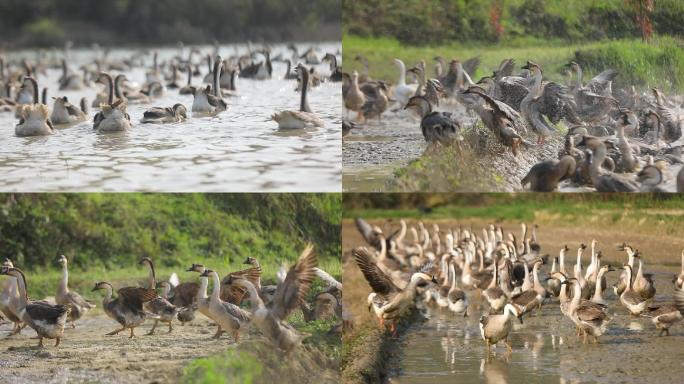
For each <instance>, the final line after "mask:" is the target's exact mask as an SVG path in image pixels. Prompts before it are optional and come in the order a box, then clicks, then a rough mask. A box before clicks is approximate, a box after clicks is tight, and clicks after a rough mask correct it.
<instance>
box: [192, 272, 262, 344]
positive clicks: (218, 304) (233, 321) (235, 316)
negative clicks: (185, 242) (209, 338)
mask: <svg viewBox="0 0 684 384" xmlns="http://www.w3.org/2000/svg"><path fill="white" fill-rule="evenodd" d="M200 276H201V277H209V276H211V278H212V280H213V283H214V285H213V287H212V291H211V296H210V297H209V302H208V310H207V312H208V316H209V318H210V319H212V320H214V321H215V322H216V324H217V325H218V327H219V328H218V330H217V331H216V335H214V338H216V339H218V338H220V337H221V335H222V334H223V333H224V332H230V333H231V335H232V336H233V339H234V340H235V342H236V343H239V342H240V334H239V331H240V329H241V328H243V327H244V326H245V325H247V324H248V323H249V321H250V320H251V318H252V314H251V313H250V312H247V311H245V310H243V309H241V308H240V307H238V306H237V305H235V304H232V303H228V302H226V301H223V300H221V298H220V297H219V293H220V291H221V281H220V280H219V276H218V273H217V272H216V271H212V270H211V269H207V270H205V271H204V272H203V273H202V274H201V275H200ZM245 281H248V280H245Z"/></svg>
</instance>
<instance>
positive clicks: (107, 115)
mask: <svg viewBox="0 0 684 384" xmlns="http://www.w3.org/2000/svg"><path fill="white" fill-rule="evenodd" d="M102 78H104V79H106V81H107V84H108V86H109V87H108V92H109V93H108V96H107V102H106V103H103V104H101V105H100V112H98V113H97V114H96V115H95V117H94V119H93V128H94V129H97V130H98V131H100V132H117V131H127V130H129V129H131V116H130V115H129V114H128V113H127V112H126V102H125V101H124V99H123V98H121V96H120V95H117V96H118V97H119V98H118V99H117V100H116V101H114V92H115V91H116V92H118V91H117V90H118V85H115V84H118V80H119V78H120V77H119V76H117V82H116V83H115V82H114V80H113V79H112V76H110V75H109V74H108V73H101V74H100V77H99V78H98V81H99V80H100V79H102ZM115 86H116V88H115Z"/></svg>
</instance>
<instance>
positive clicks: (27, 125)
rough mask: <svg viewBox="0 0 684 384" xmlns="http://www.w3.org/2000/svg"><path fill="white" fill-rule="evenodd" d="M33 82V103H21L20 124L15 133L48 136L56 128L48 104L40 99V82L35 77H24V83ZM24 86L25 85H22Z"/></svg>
mask: <svg viewBox="0 0 684 384" xmlns="http://www.w3.org/2000/svg"><path fill="white" fill-rule="evenodd" d="M26 84H31V87H32V88H33V104H27V105H19V106H18V107H17V112H18V114H19V116H20V117H19V124H17V126H16V127H15V129H14V133H15V134H16V135H17V136H19V137H26V136H47V135H51V134H53V133H54V131H55V128H54V126H53V125H52V121H50V110H49V108H48V106H47V105H45V104H40V101H39V100H38V82H37V81H36V79H35V78H33V77H26V78H24V85H26ZM22 87H24V86H22Z"/></svg>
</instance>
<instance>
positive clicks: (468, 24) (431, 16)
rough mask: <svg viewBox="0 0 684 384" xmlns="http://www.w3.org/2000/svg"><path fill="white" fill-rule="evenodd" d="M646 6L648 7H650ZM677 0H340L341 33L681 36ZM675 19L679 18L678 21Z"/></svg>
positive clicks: (467, 37)
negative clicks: (649, 34)
mask: <svg viewBox="0 0 684 384" xmlns="http://www.w3.org/2000/svg"><path fill="white" fill-rule="evenodd" d="M649 6H650V7H649ZM682 11H684V3H683V2H681V1H679V0H658V1H657V2H655V7H653V1H651V0H628V1H627V2H625V0H591V1H589V0H506V1H500V0H454V1H441V0H368V1H344V2H343V5H342V15H343V16H342V20H343V25H344V30H345V33H347V34H351V35H357V36H365V37H370V36H375V37H379V36H386V37H393V38H396V39H397V40H399V41H401V42H402V43H406V44H415V45H422V44H425V43H426V42H430V44H443V43H446V42H454V41H456V42H466V41H479V42H496V41H504V42H505V41H507V40H509V39H517V38H519V37H536V38H539V39H563V40H573V41H588V40H598V39H606V38H608V39H614V38H625V37H638V38H641V37H642V36H645V35H643V33H642V32H643V31H644V28H645V26H646V25H648V24H650V25H651V29H652V31H653V32H654V33H655V34H661V35H677V36H684V24H682V23H681V14H682ZM677 20H679V22H677ZM646 29H647V28H646Z"/></svg>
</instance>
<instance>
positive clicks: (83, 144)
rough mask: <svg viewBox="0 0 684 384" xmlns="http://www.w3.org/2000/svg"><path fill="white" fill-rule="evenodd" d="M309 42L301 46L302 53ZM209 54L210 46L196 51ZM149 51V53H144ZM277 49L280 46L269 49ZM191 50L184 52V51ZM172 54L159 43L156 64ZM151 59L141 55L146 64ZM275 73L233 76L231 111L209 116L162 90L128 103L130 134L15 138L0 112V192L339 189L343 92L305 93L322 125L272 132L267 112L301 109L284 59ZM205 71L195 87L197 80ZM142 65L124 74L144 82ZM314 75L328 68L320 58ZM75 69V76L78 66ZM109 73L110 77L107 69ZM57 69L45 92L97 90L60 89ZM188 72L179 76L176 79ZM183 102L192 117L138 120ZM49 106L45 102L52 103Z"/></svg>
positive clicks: (84, 126) (87, 125) (331, 86)
mask: <svg viewBox="0 0 684 384" xmlns="http://www.w3.org/2000/svg"><path fill="white" fill-rule="evenodd" d="M305 46H306V47H308V45H307V44H302V45H300V46H299V49H300V50H302V49H304V48H305ZM317 47H318V48H319V55H321V56H322V54H323V53H324V52H331V53H336V52H339V50H340V44H339V43H327V44H318V45H317ZM200 48H201V50H202V52H212V51H213V48H212V47H200ZM246 50H247V47H246V46H238V45H229V46H222V47H221V49H220V53H221V54H223V55H224V56H226V57H227V56H229V55H233V54H235V53H237V52H240V53H244V52H246ZM151 51H152V50H150V52H151ZM273 52H274V54H279V53H281V52H282V53H284V54H285V56H286V57H288V56H289V54H288V53H287V49H286V46H284V45H276V46H274V47H273ZM132 53H133V51H129V50H114V51H112V52H111V55H110V57H112V58H121V57H129V56H130V55H131V54H132ZM187 53H188V49H187V48H186V49H185V55H187ZM177 54H178V50H176V49H160V50H159V55H160V61H163V60H167V59H169V58H171V57H173V56H175V55H177ZM35 56H36V53H35V52H16V53H10V54H8V55H6V59H9V60H12V61H13V60H14V59H15V58H21V57H27V58H29V59H33V58H34V57H35ZM72 57H73V59H72V62H73V64H72V65H71V67H72V69H73V70H77V69H78V67H79V66H80V65H81V64H83V63H87V62H92V59H93V58H94V57H96V52H94V51H74V52H72ZM151 63H152V57H151V55H148V56H146V57H145V65H146V66H148V67H149V66H151ZM273 66H274V69H273V71H274V72H273V73H274V78H273V79H272V80H266V81H255V80H250V79H240V80H239V81H238V85H237V88H238V92H237V93H238V97H227V98H226V101H227V103H228V105H229V109H228V111H226V112H223V113H220V114H219V115H217V116H216V117H198V116H192V114H191V113H190V109H191V106H192V100H193V97H192V96H191V95H179V94H178V92H177V90H167V92H166V95H165V96H164V97H162V98H159V99H156V100H155V101H154V102H153V103H152V104H147V105H140V104H129V106H128V113H129V114H130V115H131V119H132V121H133V128H132V129H131V131H130V132H127V133H119V134H98V133H96V132H93V129H92V116H94V114H95V112H96V110H91V112H90V116H91V121H88V122H84V123H80V124H76V125H73V126H69V127H62V128H59V129H58V130H57V132H56V133H55V134H54V135H52V136H48V137H39V138H20V137H16V136H15V135H14V126H15V125H16V123H17V121H16V120H15V118H14V114H13V113H0V128H2V129H0V140H1V141H2V143H3V144H2V145H1V146H0V176H1V177H0V178H1V179H2V183H0V190H3V191H22V192H26V191H74V190H75V191H82V192H84V191H131V190H143V191H190V190H191V191H194V192H205V191H222V192H227V191H235V192H243V191H255V190H261V191H298V192H304V191H321V192H322V191H325V192H328V191H339V190H340V183H341V158H342V154H341V149H340V137H341V109H340V108H341V107H340V102H339V100H340V97H341V90H340V85H339V83H325V84H323V85H321V86H320V87H318V88H315V89H313V90H312V91H311V93H310V95H309V104H310V105H311V108H312V109H313V110H314V111H315V112H316V113H317V114H318V116H319V117H321V119H323V121H324V122H325V124H326V126H325V128H318V129H307V130H302V131H293V132H287V133H283V132H279V131H278V130H277V124H276V123H275V122H273V121H269V119H270V116H271V115H273V114H274V113H276V112H278V111H281V110H286V109H298V107H299V96H298V93H296V92H295V91H294V89H295V87H296V82H295V81H294V80H283V75H284V74H285V71H286V65H285V64H283V63H280V62H275V63H274V64H273ZM201 70H202V72H203V74H202V76H200V77H196V78H193V84H194V85H196V86H199V85H200V84H202V80H203V78H204V75H205V74H206V71H207V69H206V66H201ZM145 71H146V70H145V69H141V68H136V69H133V70H132V71H130V72H127V73H126V75H127V77H128V79H129V80H131V81H132V82H136V83H138V84H142V83H144V81H145ZM316 71H317V72H319V73H321V74H326V75H327V74H329V73H330V70H329V68H328V66H327V64H321V65H319V66H316ZM79 73H80V72H79ZM113 74H114V75H116V74H117V73H113ZM60 75H61V71H60V70H53V69H51V70H48V73H47V75H41V76H39V77H38V80H39V86H40V87H41V88H42V87H46V86H47V87H48V88H49V91H48V96H49V97H53V96H67V97H68V98H69V100H70V101H71V102H72V103H74V104H77V103H78V101H79V100H80V99H81V98H82V97H86V98H88V100H89V101H90V102H92V100H93V98H94V97H95V95H96V93H97V92H98V91H99V89H100V88H99V87H96V86H93V87H90V88H87V89H85V90H83V91H65V92H62V91H58V87H57V79H58V78H59V76H60ZM186 81H187V77H186V76H185V75H184V74H182V73H181V75H180V79H179V83H181V84H182V85H185V83H186ZM178 102H180V103H183V104H184V105H185V106H186V108H187V109H188V112H189V114H190V116H189V119H188V120H187V121H186V122H183V123H180V124H167V125H156V124H141V123H139V121H140V119H141V118H142V115H143V112H144V111H145V110H146V109H148V108H150V107H153V106H163V107H167V106H169V107H170V106H172V105H174V104H175V103H178ZM48 104H49V106H50V107H52V100H50V101H49V103H48Z"/></svg>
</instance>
